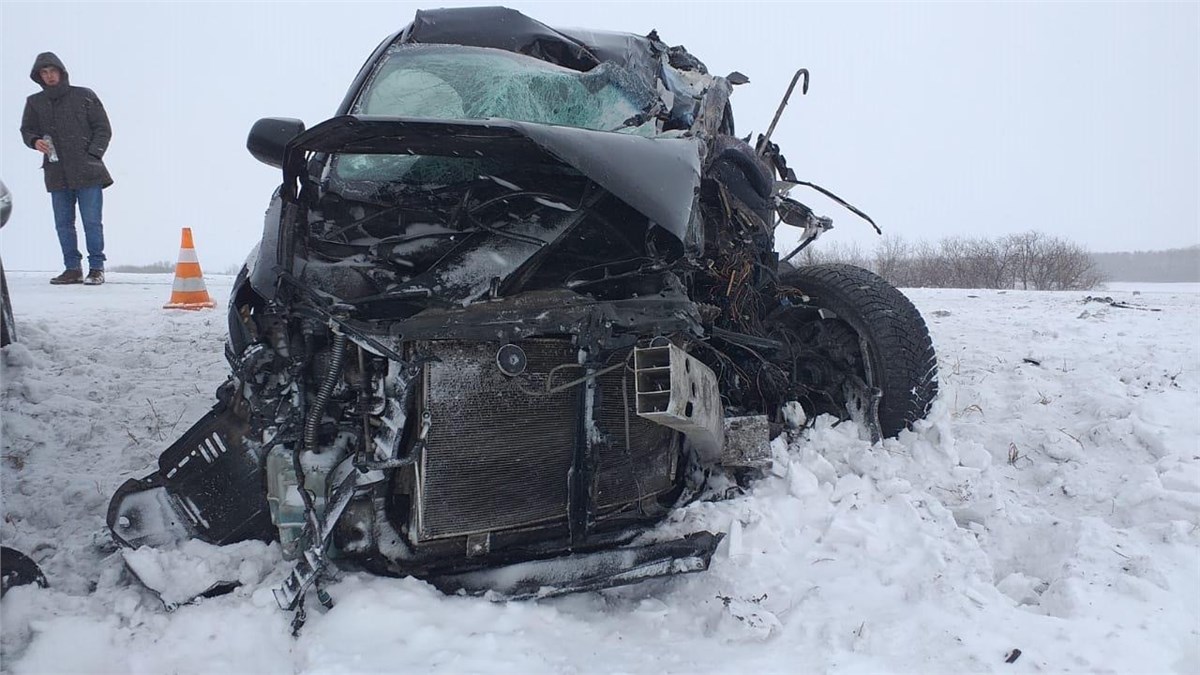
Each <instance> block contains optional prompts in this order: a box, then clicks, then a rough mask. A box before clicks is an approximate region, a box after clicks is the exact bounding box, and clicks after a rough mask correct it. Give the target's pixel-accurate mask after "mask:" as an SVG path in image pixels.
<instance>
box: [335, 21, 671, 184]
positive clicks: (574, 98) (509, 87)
mask: <svg viewBox="0 0 1200 675" xmlns="http://www.w3.org/2000/svg"><path fill="white" fill-rule="evenodd" d="M657 100H658V97H657V96H656V95H655V93H654V92H652V91H650V90H649V89H648V88H647V87H646V86H645V85H644V84H642V82H641V81H640V80H639V79H637V78H636V77H635V76H634V75H633V74H631V73H630V72H628V71H627V70H625V69H623V68H621V67H620V66H617V65H616V64H612V63H605V64H602V65H600V66H597V67H596V68H593V69H592V70H590V71H588V72H586V73H581V72H578V71H575V70H570V69H568V68H563V67H561V66H556V65H554V64H551V63H547V62H545V61H541V60H539V59H535V58H532V57H529V56H524V55H522V54H515V53H512V52H506V51H501V50H497V49H485V48H481V47H464V46H459V45H420V44H400V45H393V46H392V47H391V48H390V49H389V52H388V54H387V55H386V56H385V57H384V58H382V59H380V62H379V66H378V67H377V68H376V70H375V72H374V73H373V74H372V76H371V79H370V81H369V82H368V83H367V85H366V87H365V88H364V89H363V91H362V92H361V93H360V94H359V97H358V100H357V101H355V103H354V105H353V107H352V108H351V112H352V113H353V114H358V115H381V116H388V117H409V118H413V117H415V118H424V119H439V120H450V119H468V120H479V119H487V118H500V119H507V120H515V121H520V122H535V123H539V124H553V125H560V126H569V127H575V128H579V129H591V130H596V131H620V132H624V133H633V134H637V135H644V136H652V135H654V134H655V133H656V126H655V121H654V119H653V116H652V115H647V113H648V112H649V111H650V110H651V108H652V107H653V105H654V104H655V102H656V101H657ZM431 160H433V161H431ZM480 164H481V162H480V160H472V159H455V158H443V157H438V158H436V160H434V158H429V157H424V158H422V157H413V156H396V155H343V156H341V157H340V158H339V159H338V161H337V162H336V166H335V172H336V175H337V177H338V178H341V179H345V180H392V181H400V182H404V183H409V184H422V185H429V184H442V185H445V184H448V183H452V182H456V181H457V180H464V179H467V178H469V177H472V176H473V175H478V173H479V172H480V171H486V169H485V168H484V167H481V166H480Z"/></svg>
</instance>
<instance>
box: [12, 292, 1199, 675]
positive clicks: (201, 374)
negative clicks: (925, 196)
mask: <svg viewBox="0 0 1200 675" xmlns="http://www.w3.org/2000/svg"><path fill="white" fill-rule="evenodd" d="M48 276H49V274H46V273H28V272H26V273H10V277H9V282H10V287H11V292H12V296H13V302H14V304H15V312H16V317H17V323H18V326H17V327H18V331H19V339H20V342H19V343H18V344H14V345H11V346H9V347H6V348H4V350H3V372H2V377H3V462H2V470H3V499H4V503H3V509H4V519H3V523H2V524H0V539H2V540H3V543H4V544H5V545H8V546H13V547H15V548H18V549H20V550H23V551H25V552H27V553H29V554H30V555H31V557H33V558H34V559H35V560H37V561H38V562H39V563H40V564H41V565H42V567H43V569H44V570H45V572H46V575H47V576H48V577H49V579H50V583H51V587H50V588H48V589H38V588H34V587H19V588H16V589H14V590H12V591H10V592H9V593H8V595H6V596H5V597H4V600H3V602H2V603H0V612H2V616H0V618H2V639H0V649H2V651H0V663H2V667H3V670H4V671H6V672H12V673H65V672H120V673H156V674H157V673H227V672H238V673H242V672H245V673H251V672H252V673H350V672H355V673H357V672H383V671H391V672H401V671H404V672H447V673H463V672H504V673H526V672H534V673H547V672H552V673H586V672H605V673H613V672H622V673H659V672H689V673H690V672H739V673H751V672H754V673H759V672H761V673H767V672H783V673H796V672H826V671H834V672H919V673H931V672H944V673H958V672H1002V673H1021V672H1087V673H1103V672H1111V673H1197V672H1200V415H1198V412H1200V337H1198V336H1200V293H1198V292H1197V290H1200V289H1198V288H1197V287H1196V285H1192V286H1191V287H1169V288H1155V287H1154V285H1141V286H1131V285H1120V286H1116V285H1114V286H1111V287H1110V288H1109V289H1107V290H1105V291H1102V292H1099V293H1097V292H1092V293H1091V294H1090V295H1105V296H1111V297H1112V299H1113V300H1114V301H1117V302H1118V303H1122V304H1124V305H1127V306H1113V305H1110V304H1106V303H1102V302H1094V301H1092V302H1085V301H1084V298H1085V296H1087V295H1089V294H1087V293H1035V292H1016V291H1008V292H997V291H968V290H912V291H908V294H909V296H910V297H911V298H912V299H913V300H914V302H915V303H916V305H917V306H918V308H919V309H920V310H921V311H922V313H923V314H924V315H925V317H926V320H927V321H928V322H929V325H930V328H931V330H932V333H933V338H934V342H935V345H936V347H937V349H938V351H939V361H940V367H941V394H940V396H939V398H938V400H937V402H936V404H935V407H934V410H933V412H932V414H931V415H930V416H929V419H928V421H926V422H924V423H922V424H921V425H920V426H919V428H918V429H917V430H916V431H915V432H906V433H904V434H903V435H902V436H901V437H900V438H899V439H898V440H889V441H886V442H884V443H883V444H882V445H880V446H877V447H874V448H872V447H871V446H870V443H869V442H868V441H865V440H863V437H862V433H861V431H860V430H859V429H857V428H855V427H854V426H853V425H850V424H843V425H840V426H836V427H834V426H832V425H831V424H830V421H829V420H828V419H821V420H818V421H817V423H816V425H815V427H814V428H812V429H809V430H806V431H805V432H803V433H802V434H800V435H799V436H798V437H796V438H794V439H792V440H791V442H790V444H786V443H778V444H777V446H776V458H775V459H776V463H775V470H774V473H773V474H772V475H770V476H769V477H767V478H766V479H764V480H762V481H760V482H758V483H757V484H755V486H754V487H753V489H752V490H751V491H750V492H749V493H748V494H745V495H743V496H740V497H736V498H733V499H730V500H727V501H721V502H705V503H697V504H693V505H691V506H689V507H687V508H685V509H682V510H680V511H679V512H677V513H676V515H675V517H674V518H672V519H671V520H670V521H669V522H668V523H666V524H665V525H664V526H663V527H664V530H665V531H670V532H677V533H684V532H690V531H693V530H696V529H702V528H710V529H715V530H720V531H723V532H728V533H729V536H728V537H727V538H726V540H725V541H724V542H723V543H722V544H721V547H720V548H719V549H718V551H717V555H716V557H715V558H714V560H713V564H712V567H711V569H710V570H709V571H708V572H706V573H700V574H693V575H687V576H682V577H676V578H672V579H666V580H656V581H650V582H644V583H642V584H639V585H636V586H631V587H626V588H622V589H613V590H608V591H604V592H601V593H590V594H582V595H575V596H570V597H565V598H559V599H553V600H543V601H537V602H511V603H497V602H490V601H488V600H485V599H476V598H463V597H446V596H443V595H442V594H440V593H439V592H437V591H436V590H434V589H433V588H431V587H429V586H428V585H426V584H424V583H422V582H420V581H415V580H412V579H387V578H374V577H370V576H365V575H357V574H347V575H343V576H342V578H341V580H340V581H339V582H337V583H335V584H332V585H331V586H330V587H329V590H330V592H331V594H332V595H333V597H334V600H335V601H336V603H337V604H336V606H335V607H334V609H332V610H331V611H328V612H325V613H323V612H320V611H317V610H315V609H314V611H312V612H310V617H309V621H308V623H307V625H306V626H305V627H304V630H303V631H302V633H301V634H300V636H299V637H298V638H292V637H291V635H290V632H289V621H290V619H291V617H290V615H288V614H286V613H284V612H281V611H280V610H279V609H277V608H276V606H275V603H274V600H273V599H272V598H271V594H270V592H269V589H270V587H271V586H272V585H273V584H275V583H277V582H278V581H279V580H280V579H281V576H282V575H283V573H284V572H285V568H284V567H283V566H281V565H277V564H276V563H277V561H278V559H279V553H278V548H277V546H271V547H266V546H257V547H253V546H252V547H249V548H248V549H247V550H242V551H238V552H237V553H238V556H239V559H243V558H244V559H243V560H241V562H240V568H239V576H240V578H241V580H242V581H243V582H244V584H243V586H242V587H241V588H239V589H238V590H237V591H235V592H234V593H233V594H231V595H226V596H223V597H218V598H214V599H210V600H204V601H201V602H199V603H198V604H192V605H184V606H181V607H179V608H178V609H176V610H174V611H173V612H167V611H166V610H165V609H164V607H163V604H162V603H161V602H160V601H159V600H158V599H157V598H156V597H155V596H153V595H151V594H150V593H149V592H148V591H146V590H144V589H142V588H140V587H139V586H137V585H135V584H132V583H130V581H129V577H128V575H127V573H126V572H124V563H123V561H122V558H121V556H120V554H119V553H115V552H114V551H113V549H112V547H111V545H110V543H109V540H108V538H107V535H106V531H105V528H104V513H105V508H106V506H107V502H108V498H109V496H110V495H111V494H112V492H113V490H114V489H115V488H116V487H117V486H118V485H119V484H120V483H121V482H123V481H124V480H125V479H127V478H130V477H141V476H143V475H145V474H146V473H147V472H148V471H149V470H150V468H151V465H152V464H153V462H154V461H155V460H156V458H157V456H158V454H159V452H161V450H162V449H163V448H165V447H166V445H167V444H168V443H169V442H170V441H172V440H174V439H175V438H176V437H177V436H178V435H179V434H180V433H181V432H183V431H184V430H185V429H186V428H187V427H188V426H189V425H190V424H191V423H192V422H193V421H194V420H195V419H197V418H198V417H200V415H202V414H203V413H204V412H205V411H207V409H208V408H209V406H210V405H211V403H212V392H213V390H214V389H215V388H216V386H217V385H218V384H219V383H220V382H221V381H222V380H223V379H224V376H225V363H224V358H223V356H222V341H223V339H224V334H225V330H226V324H225V314H224V312H223V311H222V310H220V309H218V310H215V311H207V312H199V313H189V312H179V311H165V310H162V309H161V306H162V304H163V303H165V302H166V301H167V299H168V297H169V295H170V284H171V281H172V279H171V277H170V276H169V275H162V276H153V275H146V276H142V275H126V274H111V275H109V283H107V284H106V285H104V286H103V287H100V288H88V287H81V286H73V287H51V286H50V285H48V284H47V283H46V279H47V278H48ZM231 282H232V279H231V278H229V277H220V276H210V277H208V289H209V291H210V293H212V295H213V296H214V299H216V300H217V301H218V302H219V303H223V302H224V300H225V298H226V297H227V295H228V293H229V289H230V285H231ZM1139 290H1140V291H1142V292H1139V293H1135V291H1139ZM1017 649H1019V650H1020V652H1021V653H1020V656H1019V658H1017V659H1016V660H1015V661H1014V662H1012V663H1006V660H1011V659H1012V656H1013V655H1015V654H1016V652H1015V651H1014V650H1017Z"/></svg>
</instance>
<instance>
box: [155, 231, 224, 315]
mask: <svg viewBox="0 0 1200 675" xmlns="http://www.w3.org/2000/svg"><path fill="white" fill-rule="evenodd" d="M216 306H217V303H215V302H213V299H212V298H210V297H209V296H208V289H207V288H205V287H204V273H203V272H201V271H200V261H199V259H197V258H196V247H195V246H194V245H193V244H192V228H190V227H185V228H183V243H182V244H180V245H179V262H177V263H175V285H174V286H172V287H171V301H170V302H168V303H167V304H165V305H163V309H212V308H213V307H216Z"/></svg>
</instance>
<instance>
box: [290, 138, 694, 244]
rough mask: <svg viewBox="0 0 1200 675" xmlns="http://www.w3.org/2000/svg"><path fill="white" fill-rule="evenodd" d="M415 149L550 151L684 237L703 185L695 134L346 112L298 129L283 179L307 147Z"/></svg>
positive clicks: (530, 156)
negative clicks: (647, 135)
mask: <svg viewBox="0 0 1200 675" xmlns="http://www.w3.org/2000/svg"><path fill="white" fill-rule="evenodd" d="M308 152H322V153H352V154H414V155H432V156H442V157H480V158H490V157H495V158H502V159H505V160H507V161H523V160H536V159H539V158H541V157H545V156H547V155H548V156H550V157H553V158H554V159H556V160H558V161H559V162H562V163H564V164H566V165H568V166H570V167H572V168H574V169H576V170H577V171H579V172H580V173H582V174H583V175H585V176H587V177H588V178H590V179H591V180H593V181H595V182H596V183H597V184H598V185H600V186H601V187H603V188H604V189H605V190H607V191H609V192H611V193H612V194H613V195H614V196H616V197H617V198H618V199H620V200H621V201H623V202H625V203H626V204H628V205H629V206H631V207H632V208H634V209H636V210H637V211H638V212H640V213H642V214H644V215H645V216H646V217H647V218H649V219H650V220H651V221H653V222H654V223H655V224H657V225H658V226H659V227H662V228H663V229H665V230H667V231H668V232H670V233H671V234H673V235H674V236H675V237H676V238H678V239H680V240H681V241H683V240H686V234H687V228H688V224H689V222H690V221H691V215H692V205H693V202H694V199H695V195H696V194H697V192H698V191H699V189H700V145H699V142H698V141H697V140H696V139H694V138H691V137H680V138H644V137H641V136H633V135H629V134H623V133H616V132H608V131H591V130H587V129H575V128H571V127H561V126H552V125H546V124H535V123H531V122H516V121H512V120H499V119H488V120H455V121H449V122H448V121H443V120H427V119H411V118H400V117H378V116H371V115H343V116H340V117H334V118H332V119H329V120H326V121H325V122H322V123H320V124H318V125H316V126H314V127H313V128H311V129H309V130H308V131H305V132H304V133H302V134H300V135H299V136H296V138H294V139H292V141H291V143H289V144H288V149H287V154H286V156H285V159H284V184H285V185H291V184H294V181H296V180H297V179H299V178H300V177H301V174H302V172H303V171H304V162H303V157H304V153H308Z"/></svg>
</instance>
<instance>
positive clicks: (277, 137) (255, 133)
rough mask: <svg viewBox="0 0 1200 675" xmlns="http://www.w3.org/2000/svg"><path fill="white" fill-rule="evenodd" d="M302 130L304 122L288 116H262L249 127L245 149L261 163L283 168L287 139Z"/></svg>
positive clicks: (290, 138)
mask: <svg viewBox="0 0 1200 675" xmlns="http://www.w3.org/2000/svg"><path fill="white" fill-rule="evenodd" d="M303 131H304V122H301V121H300V120H297V119H292V118H290V117H264V118H262V119H261V120H259V121H257V122H255V123H254V126H252V127H250V136H248V137H247V138H246V149H247V150H249V151H250V154H251V155H254V158H255V159H257V160H258V161H260V162H262V163H263V164H269V165H271V166H273V167H275V168H277V169H280V168H283V151H284V149H285V148H286V147H287V144H288V141H290V140H292V139H293V138H295V137H296V136H298V135H300V134H301V133H302V132H303Z"/></svg>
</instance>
